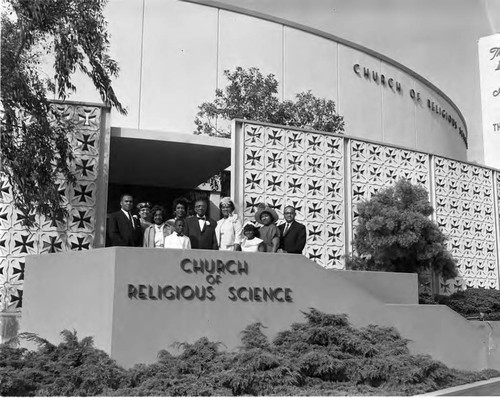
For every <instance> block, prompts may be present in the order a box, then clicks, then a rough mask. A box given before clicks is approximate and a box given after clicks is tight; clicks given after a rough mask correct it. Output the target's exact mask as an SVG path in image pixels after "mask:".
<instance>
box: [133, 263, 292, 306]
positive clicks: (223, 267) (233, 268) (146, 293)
mask: <svg viewBox="0 0 500 398" xmlns="http://www.w3.org/2000/svg"><path fill="white" fill-rule="evenodd" d="M179 268H180V270H181V271H182V272H184V273H186V274H188V275H203V276H205V281H206V283H207V285H201V286H200V285H181V286H179V285H172V284H167V283H166V284H158V285H151V284H130V283H129V284H128V286H127V297H128V298H129V299H130V300H153V301H155V300H156V301H157V300H165V301H175V300H177V301H181V300H186V301H192V300H199V301H215V300H216V298H217V296H216V291H215V287H216V286H217V285H219V284H221V283H222V278H223V277H224V276H228V277H234V276H240V277H244V276H246V275H248V273H249V266H248V263H247V262H246V261H240V260H227V261H223V260H220V259H217V260H208V259H190V258H185V259H182V260H181V261H180V263H179ZM226 297H227V298H228V299H229V300H231V301H235V302H255V303H267V302H273V303H292V302H293V298H292V289H291V288H289V287H281V286H229V287H228V289H227V292H226Z"/></svg>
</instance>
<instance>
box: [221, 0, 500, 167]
mask: <svg viewBox="0 0 500 398" xmlns="http://www.w3.org/2000/svg"><path fill="white" fill-rule="evenodd" d="M219 1H221V0H219ZM221 2H222V3H227V4H232V5H234V6H238V7H243V8H247V9H251V10H255V11H259V12H263V13H265V14H269V15H273V16H276V17H280V18H284V19H287V20H290V21H293V22H297V23H301V24H304V25H307V26H310V27H314V28H316V29H319V30H322V31H325V32H327V33H330V34H333V35H336V36H339V37H341V38H343V39H346V40H349V41H352V42H354V43H357V44H360V45H362V46H365V47H368V48H370V49H372V50H374V51H377V52H379V53H381V54H383V55H385V56H387V57H389V58H392V59H394V60H395V61H398V62H399V63H401V64H403V65H405V66H407V67H408V68H410V69H412V70H413V71H415V72H416V73H418V74H419V75H421V76H423V77H424V78H426V79H427V80H429V81H430V82H431V83H433V84H434V85H435V86H437V87H439V88H440V89H441V90H442V91H443V92H444V93H445V94H446V95H447V96H448V97H449V98H450V99H451V100H452V101H453V102H454V103H455V104H456V105H457V106H458V108H459V109H460V111H461V112H462V114H463V115H464V117H465V120H466V123H467V127H468V132H469V153H468V157H469V161H477V162H479V163H483V162H484V155H483V140H482V125H481V96H480V86H479V63H478V56H477V54H478V49H477V42H478V40H479V38H480V37H483V36H489V35H492V34H495V33H499V32H500V0H222V1H221Z"/></svg>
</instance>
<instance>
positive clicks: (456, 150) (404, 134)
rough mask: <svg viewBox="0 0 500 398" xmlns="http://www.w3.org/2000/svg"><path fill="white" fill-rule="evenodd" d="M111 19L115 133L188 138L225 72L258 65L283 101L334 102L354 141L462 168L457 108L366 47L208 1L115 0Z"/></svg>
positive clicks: (91, 95) (85, 90) (81, 92)
mask: <svg viewBox="0 0 500 398" xmlns="http://www.w3.org/2000/svg"><path fill="white" fill-rule="evenodd" d="M106 14H107V18H108V21H109V30H110V33H111V36H112V48H111V50H112V51H111V52H112V55H113V56H114V57H115V59H116V60H117V61H118V63H119V65H120V68H121V74H120V77H119V79H118V80H117V81H116V83H115V89H116V92H117V94H118V95H119V98H120V99H121V101H122V102H123V103H124V104H125V105H126V106H127V108H128V115H127V116H122V115H119V114H117V113H116V112H114V111H113V112H112V114H111V125H112V127H117V128H128V129H137V130H141V131H163V132H176V133H184V134H191V133H192V132H193V131H194V128H195V126H194V123H193V120H194V118H195V115H196V113H197V111H198V106H199V105H200V104H201V103H202V102H206V101H211V100H212V99H213V98H214V94H215V90H216V89H217V88H224V87H225V85H226V81H225V78H224V70H227V69H228V70H234V69H235V68H236V67H237V66H241V67H244V68H249V67H258V68H260V70H261V71H262V72H263V73H264V74H269V73H272V74H274V75H275V77H276V78H277V80H278V81H279V83H280V86H279V90H280V93H279V94H280V97H281V99H292V98H293V97H294V96H295V95H296V94H297V93H299V92H303V91H307V90H311V91H312V92H313V94H315V95H316V96H319V97H325V98H327V99H331V100H334V101H335V103H336V104H337V110H338V113H339V114H340V115H342V116H344V120H345V133H346V134H348V135H351V136H355V137H359V138H363V139H369V140H375V141H378V142H383V143H388V144H391V145H398V146H402V147H405V148H409V149H416V150H420V151H424V152H430V153H435V154H438V155H442V156H448V157H452V158H456V159H460V160H466V153H467V127H466V123H465V120H464V118H463V116H462V115H461V113H460V111H459V109H458V108H457V107H456V106H455V105H454V104H453V102H452V101H451V100H450V99H449V98H448V97H447V96H446V95H445V94H444V93H443V92H441V91H440V90H439V89H438V88H437V87H435V86H434V85H433V84H432V83H430V82H428V81H427V80H425V79H424V78H422V77H421V76H419V75H417V74H416V73H415V72H413V71H411V70H409V69H408V68H406V67H405V66H403V65H401V64H399V63H397V62H396V61H393V60H391V59H389V58H387V57H385V56H383V55H381V54H378V53H376V52H374V51H371V50H370V49H367V48H364V47H362V46H359V45H356V44H354V43H350V42H348V41H346V40H343V39H341V38H338V37H335V36H332V35H329V34H326V33H324V32H320V31H317V30H315V29H312V28H309V27H305V26H301V25H298V24H295V23H290V22H287V21H283V20H279V19H276V18H271V17H268V16H266V15H262V14H258V13H255V12H251V11H248V10H242V9H238V8H235V7H231V6H228V5H225V4H222V3H216V2H212V1H202V0H196V1H192V0H191V1H178V0H145V1H142V2H141V1H122V0H111V1H110V2H109V4H108V6H107V10H106ZM82 79H83V78H82ZM76 86H77V88H78V91H77V93H76V95H75V96H73V97H71V99H72V100H78V101H84V102H89V101H90V102H99V98H98V96H97V95H96V93H95V92H94V90H93V88H92V85H91V84H87V83H85V82H84V81H81V82H80V84H76ZM146 136H147V134H146ZM146 136H145V137H146Z"/></svg>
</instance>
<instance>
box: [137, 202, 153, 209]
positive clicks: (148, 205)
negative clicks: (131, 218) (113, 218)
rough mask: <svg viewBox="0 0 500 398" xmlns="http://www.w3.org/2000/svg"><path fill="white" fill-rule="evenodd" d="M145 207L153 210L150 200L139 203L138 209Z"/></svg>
mask: <svg viewBox="0 0 500 398" xmlns="http://www.w3.org/2000/svg"><path fill="white" fill-rule="evenodd" d="M144 207H147V208H148V209H150V210H151V203H149V202H141V203H139V204H138V205H137V209H139V210H141V209H143V208H144Z"/></svg>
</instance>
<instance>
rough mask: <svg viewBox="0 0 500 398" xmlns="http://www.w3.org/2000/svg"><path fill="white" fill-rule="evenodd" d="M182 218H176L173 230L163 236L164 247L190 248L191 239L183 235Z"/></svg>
mask: <svg viewBox="0 0 500 398" xmlns="http://www.w3.org/2000/svg"><path fill="white" fill-rule="evenodd" d="M183 230H184V219H182V218H178V219H177V220H175V223H174V232H173V233H172V234H170V235H168V236H167V237H166V238H165V246H164V247H165V248H166V249H191V241H190V240H189V238H188V237H187V236H186V235H184V233H183Z"/></svg>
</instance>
